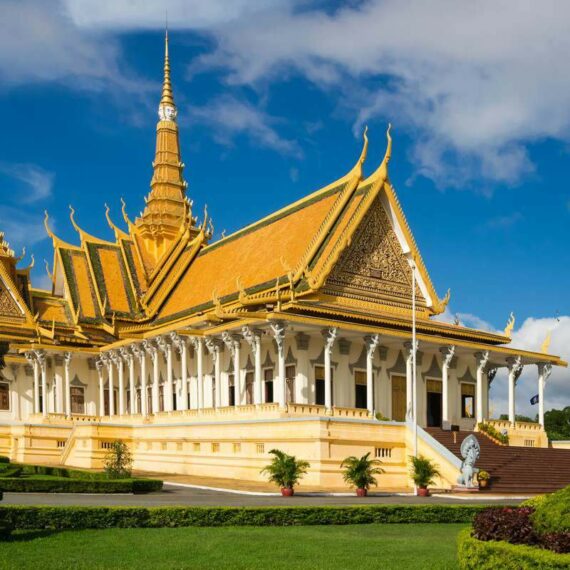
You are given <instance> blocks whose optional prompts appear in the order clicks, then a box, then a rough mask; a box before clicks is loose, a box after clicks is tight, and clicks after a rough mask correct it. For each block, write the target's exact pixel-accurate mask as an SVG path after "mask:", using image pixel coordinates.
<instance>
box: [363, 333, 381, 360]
mask: <svg viewBox="0 0 570 570" xmlns="http://www.w3.org/2000/svg"><path fill="white" fill-rule="evenodd" d="M364 342H365V344H366V354H367V356H368V358H372V357H373V356H374V353H375V352H376V349H377V348H378V345H379V344H380V335H379V334H373V335H366V336H365V337H364Z"/></svg>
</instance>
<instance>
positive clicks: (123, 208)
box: [121, 196, 133, 228]
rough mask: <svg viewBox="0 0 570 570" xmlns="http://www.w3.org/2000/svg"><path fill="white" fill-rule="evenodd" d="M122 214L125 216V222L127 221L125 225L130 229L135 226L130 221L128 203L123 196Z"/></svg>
mask: <svg viewBox="0 0 570 570" xmlns="http://www.w3.org/2000/svg"><path fill="white" fill-rule="evenodd" d="M121 212H122V214H123V220H125V223H126V224H127V226H129V228H130V227H131V226H132V225H133V223H132V222H131V220H129V215H128V214H127V203H126V202H125V200H123V197H122V196H121Z"/></svg>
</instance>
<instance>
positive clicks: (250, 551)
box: [0, 524, 467, 570]
mask: <svg viewBox="0 0 570 570" xmlns="http://www.w3.org/2000/svg"><path fill="white" fill-rule="evenodd" d="M464 528H467V525H463V524H406V525H399V524H392V525H390V524H378V525H375V524H371V525H346V526H304V527H248V528H244V527H226V528H171V529H168V528H160V529H133V528H128V529H108V530H82V531H65V532H59V533H58V532H55V533H53V534H50V533H49V531H19V532H16V533H15V534H14V536H13V538H12V539H11V540H10V541H9V542H4V543H0V568H10V569H17V568H31V569H37V568H41V569H42V570H44V569H49V568H54V569H55V568H57V569H62V568H74V569H75V568H90V569H91V568H136V569H141V568H153V569H155V568H208V569H209V568H228V569H229V568H231V569H232V570H236V569H242V568H243V569H245V568H247V569H256V568H259V569H264V570H266V569H269V570H278V569H287V570H291V569H292V568H310V569H311V570H317V569H327V570H329V569H335V568H339V569H341V568H342V569H345V568H350V569H351V570H356V569H360V568H362V569H364V568H366V569H369V568H382V569H392V568H395V569H397V570H406V569H416V568H417V569H418V570H419V569H421V570H428V569H438V570H439V569H445V568H457V559H456V550H457V545H456V539H457V534H458V533H459V531H460V530H461V529H464Z"/></svg>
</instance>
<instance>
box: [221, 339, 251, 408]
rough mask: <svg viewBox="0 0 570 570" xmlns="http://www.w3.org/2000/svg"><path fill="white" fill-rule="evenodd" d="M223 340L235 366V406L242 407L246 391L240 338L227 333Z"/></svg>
mask: <svg viewBox="0 0 570 570" xmlns="http://www.w3.org/2000/svg"><path fill="white" fill-rule="evenodd" d="M222 339H223V341H224V343H225V345H226V346H227V347H228V349H229V351H230V354H231V357H232V359H233V365H234V395H235V398H234V404H235V405H236V406H241V405H242V404H244V403H245V389H244V386H243V385H242V378H241V376H242V374H241V362H240V352H241V351H240V348H241V346H240V344H241V343H240V340H241V339H240V337H239V336H238V335H232V334H229V333H227V332H224V333H222Z"/></svg>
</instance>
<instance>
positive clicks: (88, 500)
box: [0, 484, 520, 507]
mask: <svg viewBox="0 0 570 570" xmlns="http://www.w3.org/2000/svg"><path fill="white" fill-rule="evenodd" d="M518 502H520V498H510V499H509V498H507V499H505V498H502V499H500V500H496V499H495V500H493V499H492V498H490V497H488V496H486V497H484V498H481V499H472V498H467V499H460V498H454V497H451V496H445V495H440V496H434V497H429V498H424V497H414V496H411V495H397V494H381V493H378V494H372V495H371V496H369V497H367V498H365V499H361V498H358V497H355V496H353V495H350V496H323V495H313V494H303V493H301V494H298V495H295V496H294V497H292V498H283V497H281V496H280V495H270V494H257V495H256V494H239V493H236V492H226V491H220V490H212V489H203V488H202V489H201V488H195V487H186V486H184V487H183V486H179V485H169V484H165V485H164V489H163V490H162V491H160V492H157V493H149V494H147V495H128V494H125V495H119V494H109V495H99V494H93V495H83V494H73V493H69V494H68V493H4V500H3V502H2V503H0V506H1V505H81V506H143V507H160V506H179V505H182V506H227V507H242V506H247V507H255V506H276V505H279V506H294V505H371V504H391V505H403V504H438V503H439V504H455V505H464V504H478V505H481V504H492V505H501V504H510V505H512V504H516V503H518Z"/></svg>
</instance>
